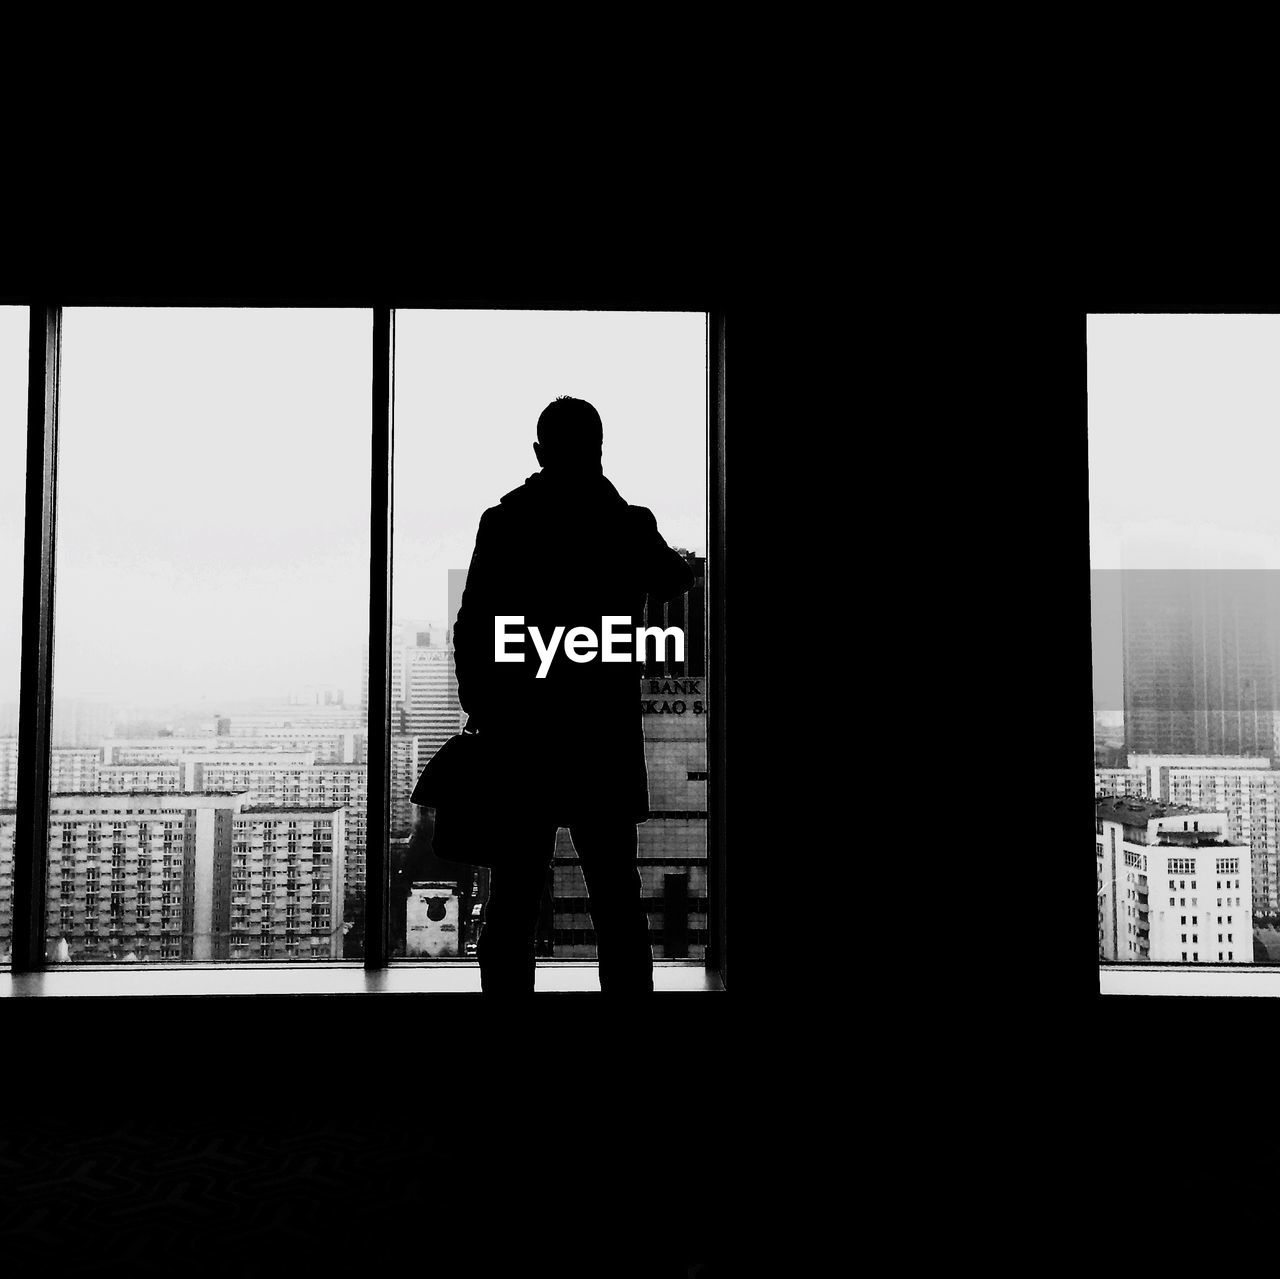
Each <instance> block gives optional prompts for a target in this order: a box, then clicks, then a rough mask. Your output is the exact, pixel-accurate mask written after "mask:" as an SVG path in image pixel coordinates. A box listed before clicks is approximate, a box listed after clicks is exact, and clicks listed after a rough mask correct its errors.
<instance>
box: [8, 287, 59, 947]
mask: <svg viewBox="0 0 1280 1279" xmlns="http://www.w3.org/2000/svg"><path fill="white" fill-rule="evenodd" d="M30 334H31V336H30V345H29V351H28V373H27V486H26V527H25V532H24V541H23V580H22V674H21V692H20V694H19V710H18V811H17V822H16V829H15V833H14V849H13V851H14V861H13V952H12V953H13V971H14V972H36V971H38V970H40V969H41V968H43V967H44V964H45V876H46V870H47V864H48V855H49V762H50V749H49V748H50V744H51V734H50V726H51V723H50V721H51V716H52V707H53V570H54V555H55V542H54V526H55V516H56V512H57V478H58V466H57V462H58V380H59V371H60V362H61V353H62V308H61V307H60V306H32V308H31V329H30Z"/></svg>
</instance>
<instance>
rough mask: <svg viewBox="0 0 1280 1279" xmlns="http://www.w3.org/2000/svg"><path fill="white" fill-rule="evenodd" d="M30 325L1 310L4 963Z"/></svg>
mask: <svg viewBox="0 0 1280 1279" xmlns="http://www.w3.org/2000/svg"><path fill="white" fill-rule="evenodd" d="M29 326H30V321H29V312H28V310H27V308H26V307H23V306H0V949H3V951H4V962H5V963H6V964H7V963H8V962H9V959H10V956H11V954H12V948H11V943H12V938H13V931H12V930H13V835H14V826H15V823H16V821H17V808H16V804H17V799H18V681H19V679H20V678H21V673H22V537H23V525H24V523H25V520H26V509H25V508H26V502H25V492H24V489H25V485H26V477H27V461H26V450H27V341H28V333H29Z"/></svg>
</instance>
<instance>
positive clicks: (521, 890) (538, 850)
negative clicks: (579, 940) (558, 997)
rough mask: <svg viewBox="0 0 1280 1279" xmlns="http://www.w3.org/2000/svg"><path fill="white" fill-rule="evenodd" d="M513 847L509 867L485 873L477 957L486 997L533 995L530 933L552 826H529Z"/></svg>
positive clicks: (552, 835) (535, 919)
mask: <svg viewBox="0 0 1280 1279" xmlns="http://www.w3.org/2000/svg"><path fill="white" fill-rule="evenodd" d="M513 843H517V844H519V845H521V847H520V848H518V849H513V850H512V851H513V852H514V853H516V854H517V855H516V857H514V858H513V860H512V863H511V864H510V865H506V866H499V867H496V868H495V869H494V870H492V871H491V872H490V874H489V900H488V901H487V902H486V903H485V906H484V913H483V915H482V919H483V921H484V922H483V926H482V927H481V929H480V940H479V941H478V942H477V943H476V958H477V960H479V963H480V985H481V988H482V989H483V990H484V992H485V994H486V995H489V994H495V995H505V994H517V995H520V994H530V995H531V994H532V993H533V974H534V957H533V941H534V933H535V931H536V929H537V925H538V907H539V906H540V904H541V902H542V887H543V884H544V883H545V881H546V878H547V869H548V868H549V867H550V865H551V855H552V853H553V852H554V851H555V845H556V832H555V827H548V826H544V825H539V826H530V827H529V828H528V830H527V832H526V833H525V834H522V835H521V836H519V837H518V838H517V839H515V840H513Z"/></svg>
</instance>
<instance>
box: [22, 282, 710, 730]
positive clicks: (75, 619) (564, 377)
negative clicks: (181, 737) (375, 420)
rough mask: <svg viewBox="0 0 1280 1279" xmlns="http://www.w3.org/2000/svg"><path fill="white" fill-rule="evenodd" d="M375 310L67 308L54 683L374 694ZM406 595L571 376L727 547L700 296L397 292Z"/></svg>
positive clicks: (608, 429)
mask: <svg viewBox="0 0 1280 1279" xmlns="http://www.w3.org/2000/svg"><path fill="white" fill-rule="evenodd" d="M370 324H371V318H370V313H369V312H368V311H354V310H353V311H334V310H324V311H301V310H289V311H267V310H230V309H217V310H212V309H159V308H139V309H130V310H121V309H104V308H68V309H67V311H66V312H65V314H64V318H63V348H62V391H61V413H60V428H59V429H60V453H59V495H58V501H59V505H58V560H57V577H56V583H57V599H56V605H55V664H54V680H55V698H56V697H58V696H59V695H61V696H68V697H70V696H97V697H102V698H106V699H113V700H118V701H125V702H137V703H142V704H146V703H149V702H157V703H163V702H170V701H190V702H193V703H195V704H204V705H205V706H207V708H208V709H209V710H210V711H212V710H214V709H216V708H217V707H216V703H217V701H218V700H219V699H223V700H226V699H231V698H247V697H260V696H277V695H281V696H282V695H284V694H286V693H287V692H288V690H289V689H290V688H291V687H294V686H296V685H301V684H306V683H336V684H339V685H341V686H343V687H344V688H345V689H346V690H347V691H348V695H349V698H350V699H351V700H354V699H355V697H357V696H358V694H359V688H360V667H361V658H362V655H363V646H364V641H365V629H366V625H367V623H366V618H367V608H368V551H369V544H368V525H369V518H368V516H369V437H368V422H369V395H370V376H371V355H370ZM26 353H27V314H26V311H25V310H24V309H22V308H18V307H7V308H0V592H3V593H4V594H5V595H6V596H7V597H8V598H9V600H10V601H11V602H12V606H11V607H9V608H5V609H3V610H0V618H3V621H2V622H0V676H3V679H2V681H0V700H3V697H4V696H5V693H4V689H3V685H8V688H9V689H10V690H11V691H10V692H8V694H7V695H8V696H12V697H16V696H17V672H18V664H19V651H20V650H19V622H20V597H21V574H22V511H23V502H22V495H23V478H24V473H25V464H24V447H25V446H24V434H25V413H26V408H25V399H26ZM396 355H397V363H396V442H395V449H396V455H395V462H396V475H395V479H396V485H395V543H394V556H395V578H394V582H393V594H394V611H395V614H396V616H397V617H413V618H439V619H440V620H441V621H444V620H445V614H446V610H447V572H448V570H449V569H450V568H465V567H466V565H467V563H468V561H469V560H470V557H471V549H472V546H473V544H474V538H475V529H476V525H477V523H478V521H479V518H480V513H481V512H482V511H483V510H484V508H485V507H486V506H490V505H492V504H493V503H495V502H496V501H497V500H498V498H499V497H500V496H501V495H502V494H503V493H504V492H506V491H507V490H508V489H510V488H512V487H514V486H515V485H517V484H519V483H520V482H521V481H522V480H523V479H524V478H525V477H526V476H527V475H529V474H531V473H532V472H533V471H534V470H536V469H537V462H536V460H535V458H534V456H533V451H532V447H531V445H532V441H533V440H534V438H535V428H536V423H537V418H538V414H539V413H540V412H541V410H542V409H543V408H544V407H545V405H546V404H547V403H548V402H549V401H550V400H551V399H553V398H554V397H555V396H557V395H574V396H578V397H580V398H583V399H588V400H590V401H591V402H592V403H594V404H595V405H596V407H597V408H598V409H599V410H600V414H601V417H602V418H603V421H604V429H605V445H604V463H605V473H606V474H607V475H608V476H609V477H610V478H611V479H612V480H613V481H614V483H615V484H616V485H617V486H618V489H619V491H620V492H621V493H622V495H623V496H624V497H625V498H627V500H628V501H631V502H634V503H637V504H640V505H646V506H649V507H651V508H652V509H653V510H654V512H655V514H656V515H657V518H658V525H659V528H660V529H661V530H662V532H663V533H664V534H665V535H666V537H667V539H668V541H670V542H671V543H672V544H673V545H683V546H685V547H687V548H689V549H691V550H696V551H698V552H700V553H701V552H705V548H706V538H705V522H706V499H705V483H706V475H705V461H704V458H705V413H706V402H705V376H706V363H705V322H704V318H703V316H702V315H701V314H661V313H607V312H527V311H526V312H465V311H463V312H459V311H454V312H412V313H411V312H400V313H399V314H398V316H397V351H396Z"/></svg>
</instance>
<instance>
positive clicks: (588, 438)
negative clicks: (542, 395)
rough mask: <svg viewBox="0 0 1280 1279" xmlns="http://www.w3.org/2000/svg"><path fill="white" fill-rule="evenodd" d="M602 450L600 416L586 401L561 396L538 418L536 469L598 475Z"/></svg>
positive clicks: (535, 454) (602, 437)
mask: <svg viewBox="0 0 1280 1279" xmlns="http://www.w3.org/2000/svg"><path fill="white" fill-rule="evenodd" d="M603 448H604V426H603V425H602V424H601V421H600V414H599V413H597V412H596V410H595V408H594V407H593V406H592V405H590V404H588V403H587V402H586V400H575V399H574V398H573V397H572V396H569V395H562V396H560V397H559V398H558V399H555V400H552V401H551V403H550V404H548V405H547V407H546V408H545V409H543V410H542V414H541V416H540V417H539V418H538V442H537V443H536V444H535V445H534V446H533V452H534V456H535V457H537V459H538V465H539V466H542V467H546V468H549V469H552V470H557V471H598V470H599V469H600V456H601V453H602V451H603Z"/></svg>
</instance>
